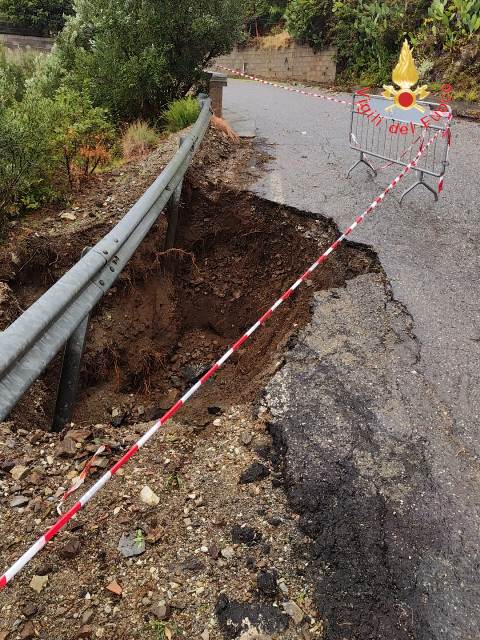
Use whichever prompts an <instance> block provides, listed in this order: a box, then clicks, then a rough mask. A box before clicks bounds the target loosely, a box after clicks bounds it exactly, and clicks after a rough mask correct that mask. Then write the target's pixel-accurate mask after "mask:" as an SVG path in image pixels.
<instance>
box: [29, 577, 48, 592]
mask: <svg viewBox="0 0 480 640" xmlns="http://www.w3.org/2000/svg"><path fill="white" fill-rule="evenodd" d="M47 584H48V576H33V578H32V579H31V581H30V588H31V589H33V590H34V591H36V592H37V593H41V592H42V591H43V590H44V589H45V587H46V586H47Z"/></svg>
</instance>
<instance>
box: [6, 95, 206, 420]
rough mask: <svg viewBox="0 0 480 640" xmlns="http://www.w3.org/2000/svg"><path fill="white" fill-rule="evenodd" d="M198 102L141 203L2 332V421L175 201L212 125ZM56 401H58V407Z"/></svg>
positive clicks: (204, 102) (203, 107) (204, 104)
mask: <svg viewBox="0 0 480 640" xmlns="http://www.w3.org/2000/svg"><path fill="white" fill-rule="evenodd" d="M201 104H202V109H201V112H200V115H199V117H198V120H197V122H196V123H195V125H194V126H193V128H192V130H191V132H190V133H189V135H188V136H186V137H185V138H184V139H183V141H182V144H181V147H180V149H179V150H178V152H177V153H176V155H175V156H174V158H173V159H172V160H171V161H170V162H169V164H168V165H167V166H166V167H165V169H164V170H163V171H162V173H161V174H160V176H159V177H158V178H157V179H156V180H155V182H154V183H153V184H152V185H151V186H150V188H149V189H148V190H147V191H146V192H145V193H144V194H143V196H142V197H141V198H140V200H138V202H137V203H136V204H135V205H134V206H133V207H132V208H131V209H130V211H129V212H128V213H127V214H126V215H125V216H124V217H123V218H122V219H121V220H120V222H118V224H117V225H115V227H114V228H113V229H112V230H111V231H110V232H109V233H107V235H106V236H105V237H104V238H102V240H100V241H99V242H98V243H97V244H96V245H95V246H94V247H92V248H91V249H90V250H89V251H88V252H87V253H85V255H83V257H82V258H81V259H80V260H79V261H78V262H77V263H76V264H75V265H74V266H73V267H72V268H71V269H70V270H69V271H68V272H67V273H66V274H65V275H64V276H62V277H61V278H60V280H58V282H56V283H55V284H54V285H53V286H52V287H51V288H50V289H49V290H48V291H47V292H46V293H45V294H44V295H42V296H41V297H40V298H39V299H38V300H37V301H36V302H35V303H34V304H33V305H32V306H31V307H30V308H29V309H27V310H26V311H25V312H24V313H23V314H22V315H21V316H20V317H19V318H18V319H17V320H15V322H13V323H12V324H11V325H10V326H9V327H8V328H7V329H6V330H5V331H4V332H3V333H0V420H4V419H5V418H6V417H7V416H8V414H9V413H10V411H11V409H12V408H13V407H14V406H15V404H16V403H17V402H18V401H19V400H20V398H21V397H22V396H23V394H24V393H25V391H26V390H27V389H28V388H29V387H30V386H31V385H32V384H33V382H35V381H36V380H37V378H38V377H39V376H40V375H41V373H42V372H43V371H44V370H45V369H46V367H47V366H48V364H49V363H50V362H51V361H52V359H53V358H54V357H55V356H56V354H57V353H58V352H59V351H60V349H61V348H62V347H63V345H65V343H66V342H67V341H68V340H69V338H70V337H71V336H72V334H75V332H76V330H77V328H79V327H80V328H81V325H82V324H85V320H86V319H87V318H88V315H89V313H90V312H91V311H92V309H93V308H94V307H95V305H96V304H97V303H98V302H99V300H100V299H101V298H102V297H103V295H104V294H105V293H106V292H107V291H108V289H109V288H110V287H111V286H112V285H113V283H114V282H115V280H116V279H117V278H118V276H119V275H120V273H121V271H122V270H123V268H124V267H125V265H126V264H127V262H128V261H129V260H130V258H131V257H132V255H133V254H134V252H135V251H136V249H137V248H138V246H139V245H140V243H141V242H142V240H143V239H144V238H145V236H146V235H147V233H148V231H149V230H150V228H151V227H152V225H153V224H154V223H155V221H156V220H157V218H158V216H159V215H160V213H161V212H162V211H163V210H164V208H165V206H166V205H167V203H168V202H169V200H170V199H171V198H172V197H174V200H178V188H179V185H180V188H181V183H182V181H183V177H184V175H185V173H186V171H187V169H188V166H189V164H190V162H191V160H192V158H193V156H194V154H195V152H196V150H197V148H198V146H199V145H200V143H201V141H202V140H203V137H204V135H205V133H206V131H207V129H208V125H209V122H210V117H211V101H210V99H202V100H201ZM177 204H178V203H177ZM76 351H77V353H78V344H77V346H76ZM80 355H81V354H80ZM64 360H65V358H64ZM59 402H60V398H59V399H58V400H57V407H58V406H59ZM57 427H60V425H57Z"/></svg>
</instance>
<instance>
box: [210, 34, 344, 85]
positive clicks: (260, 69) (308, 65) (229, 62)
mask: <svg viewBox="0 0 480 640" xmlns="http://www.w3.org/2000/svg"><path fill="white" fill-rule="evenodd" d="M335 57H336V49H335V48H329V49H323V50H322V51H318V52H317V53H315V51H314V50H313V49H311V48H310V47H307V46H303V45H300V44H297V43H295V42H292V43H291V44H289V45H287V46H285V47H281V48H279V49H264V48H262V47H258V46H249V47H236V48H235V49H234V50H233V51H232V53H231V54H229V55H227V56H221V57H220V58H217V60H216V62H217V63H218V64H221V65H224V66H226V67H230V68H232V69H239V70H240V71H242V72H243V73H248V74H250V75H258V76H260V77H263V78H275V79H277V80H304V81H308V82H319V83H331V82H334V80H335V75H336V61H335Z"/></svg>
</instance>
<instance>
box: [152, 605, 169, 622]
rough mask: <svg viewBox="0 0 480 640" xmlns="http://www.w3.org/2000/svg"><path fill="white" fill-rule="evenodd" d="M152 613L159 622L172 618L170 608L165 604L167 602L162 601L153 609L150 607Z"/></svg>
mask: <svg viewBox="0 0 480 640" xmlns="http://www.w3.org/2000/svg"><path fill="white" fill-rule="evenodd" d="M150 613H151V614H152V615H153V616H154V617H155V618H156V619H157V620H168V618H169V617H170V614H171V611H170V607H169V606H168V604H167V603H166V602H165V600H160V602H159V603H158V604H155V605H153V606H152V607H150Z"/></svg>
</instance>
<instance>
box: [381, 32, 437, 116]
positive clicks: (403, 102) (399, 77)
mask: <svg viewBox="0 0 480 640" xmlns="http://www.w3.org/2000/svg"><path fill="white" fill-rule="evenodd" d="M418 79H419V75H418V71H417V67H416V66H415V61H414V59H413V56H412V50H411V49H410V46H409V44H408V42H407V40H405V42H404V43H403V46H402V50H401V52H400V57H399V59H398V63H397V65H396V67H395V69H394V70H393V73H392V80H393V82H394V83H395V84H396V85H397V86H398V87H400V89H399V90H398V89H395V87H393V86H392V85H383V88H384V89H385V91H383V93H382V96H384V97H385V98H393V101H394V104H392V105H391V106H390V107H387V108H386V109H385V111H390V110H392V109H393V108H394V107H398V108H399V109H404V110H408V109H417V110H418V111H420V112H421V113H423V112H424V111H425V109H423V108H422V107H421V106H420V105H418V104H417V98H418V99H420V100H423V99H424V98H426V97H427V96H428V95H429V93H430V92H429V91H427V85H426V84H424V85H423V86H421V87H418V88H417V89H415V90H414V91H412V89H411V88H412V87H413V86H414V85H415V84H417V82H418Z"/></svg>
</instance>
